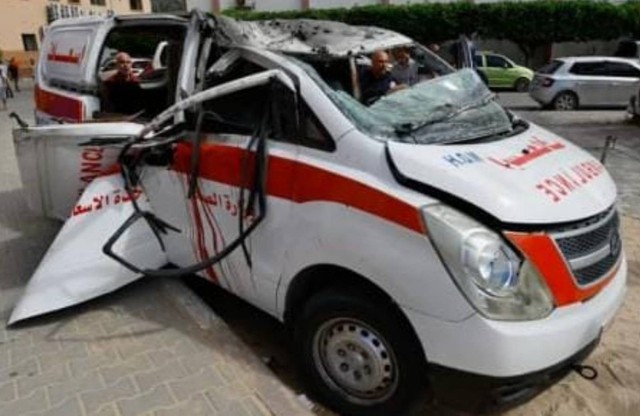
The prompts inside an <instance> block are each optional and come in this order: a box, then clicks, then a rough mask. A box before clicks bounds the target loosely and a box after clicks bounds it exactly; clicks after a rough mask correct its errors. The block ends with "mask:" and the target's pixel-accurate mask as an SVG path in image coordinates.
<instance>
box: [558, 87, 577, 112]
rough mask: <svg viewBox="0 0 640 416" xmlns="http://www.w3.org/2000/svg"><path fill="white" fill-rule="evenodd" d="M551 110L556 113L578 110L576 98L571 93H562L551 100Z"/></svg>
mask: <svg viewBox="0 0 640 416" xmlns="http://www.w3.org/2000/svg"><path fill="white" fill-rule="evenodd" d="M553 108H554V110H558V111H572V110H575V109H577V108H578V96H577V95H575V94H574V93H573V92H571V91H563V92H561V93H560V94H558V95H556V98H554V99H553Z"/></svg>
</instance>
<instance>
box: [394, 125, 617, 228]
mask: <svg viewBox="0 0 640 416" xmlns="http://www.w3.org/2000/svg"><path fill="white" fill-rule="evenodd" d="M387 151H388V157H389V162H390V165H391V168H392V170H393V171H394V174H395V175H396V178H397V179H398V180H399V181H400V182H401V183H403V184H405V185H407V186H410V187H412V188H414V189H417V190H421V191H424V192H425V193H427V194H430V195H434V196H435V197H437V198H439V199H442V200H443V201H445V202H446V201H447V200H449V201H453V202H452V203H456V202H457V203H459V204H461V205H463V206H465V205H466V206H467V207H468V206H469V205H471V206H473V208H474V209H480V210H482V211H484V213H485V214H489V215H490V216H492V217H494V218H495V219H497V220H499V221H501V222H503V223H510V224H523V225H524V224H554V223H562V222H570V221H575V220H580V219H583V218H586V217H589V216H592V215H595V214H598V213H601V212H602V211H604V210H606V209H607V208H609V207H610V206H611V205H612V204H613V203H614V202H615V199H616V187H615V184H614V182H613V180H612V179H611V176H610V175H609V173H608V172H607V171H606V169H605V168H604V166H603V165H602V164H601V163H600V162H599V161H598V160H596V159H594V158H593V157H592V156H591V155H590V154H589V153H587V152H586V151H584V150H582V149H580V148H579V147H577V146H575V145H573V144H571V143H570V142H568V141H567V140H564V139H562V138H560V137H558V136H556V135H554V134H553V133H551V132H549V131H546V130H544V129H541V128H540V127H537V126H535V125H533V124H532V125H531V126H530V128H529V129H527V130H526V131H525V132H523V133H521V134H519V135H516V136H514V137H511V138H508V139H504V140H499V141H494V142H490V143H480V144H459V145H416V144H407V143H399V142H388V147H387Z"/></svg>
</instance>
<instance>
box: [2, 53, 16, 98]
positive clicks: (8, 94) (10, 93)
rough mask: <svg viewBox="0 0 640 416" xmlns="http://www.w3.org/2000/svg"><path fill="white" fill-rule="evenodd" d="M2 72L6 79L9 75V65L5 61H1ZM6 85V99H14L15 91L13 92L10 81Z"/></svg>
mask: <svg viewBox="0 0 640 416" xmlns="http://www.w3.org/2000/svg"><path fill="white" fill-rule="evenodd" d="M0 72H2V73H3V74H4V76H5V78H6V77H7V75H8V74H9V65H7V63H6V61H5V60H4V59H0ZM5 84H6V85H5V91H4V96H5V98H13V91H12V90H11V85H9V82H8V81H7V82H6V83H5Z"/></svg>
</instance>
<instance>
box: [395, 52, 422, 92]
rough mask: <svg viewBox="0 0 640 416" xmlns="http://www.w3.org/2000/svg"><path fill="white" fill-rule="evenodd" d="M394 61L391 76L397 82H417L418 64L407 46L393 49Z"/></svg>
mask: <svg viewBox="0 0 640 416" xmlns="http://www.w3.org/2000/svg"><path fill="white" fill-rule="evenodd" d="M393 55H394V57H395V58H396V62H395V64H394V65H393V69H391V76H392V77H393V79H394V81H396V82H397V83H398V84H406V85H409V86H411V85H413V84H415V83H417V82H418V64H417V63H416V61H414V60H413V59H412V58H411V51H410V50H409V48H408V47H402V48H398V49H396V50H395V51H394V54H393Z"/></svg>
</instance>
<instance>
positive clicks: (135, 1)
mask: <svg viewBox="0 0 640 416" xmlns="http://www.w3.org/2000/svg"><path fill="white" fill-rule="evenodd" d="M129 6H130V7H131V10H142V0H129Z"/></svg>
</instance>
